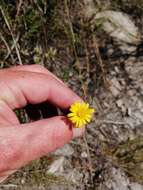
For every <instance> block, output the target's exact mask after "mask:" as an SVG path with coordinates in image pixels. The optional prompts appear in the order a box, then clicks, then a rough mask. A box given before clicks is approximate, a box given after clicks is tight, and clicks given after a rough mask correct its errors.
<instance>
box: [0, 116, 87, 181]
mask: <svg viewBox="0 0 143 190" xmlns="http://www.w3.org/2000/svg"><path fill="white" fill-rule="evenodd" d="M83 132H84V130H77V129H76V130H75V129H73V128H72V126H71V123H70V122H69V121H68V120H67V118H65V117H63V116H57V117H53V118H50V119H44V120H40V121H37V122H33V123H28V124H22V125H20V126H19V125H17V126H13V127H1V128H0V134H1V136H0V152H1V154H0V182H1V181H3V180H4V179H6V178H7V176H8V175H10V174H12V173H13V172H15V171H16V170H17V169H19V168H20V167H22V166H24V165H25V164H27V163H28V162H30V161H32V160H35V159H37V158H40V157H41V156H44V155H46V154H47V153H49V152H52V151H54V150H55V149H57V148H60V147H62V146H63V145H64V144H66V143H67V142H69V141H70V140H71V139H72V138H73V137H78V136H81V135H82V134H83Z"/></svg>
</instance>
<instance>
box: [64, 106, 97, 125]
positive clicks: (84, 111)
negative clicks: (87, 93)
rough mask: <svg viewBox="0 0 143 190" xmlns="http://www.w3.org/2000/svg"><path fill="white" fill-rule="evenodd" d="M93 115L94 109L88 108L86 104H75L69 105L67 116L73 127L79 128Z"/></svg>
mask: <svg viewBox="0 0 143 190" xmlns="http://www.w3.org/2000/svg"><path fill="white" fill-rule="evenodd" d="M93 113H94V109H92V108H90V107H89V104H88V103H85V102H75V103H74V104H72V105H71V107H70V113H69V114H68V115H67V116H68V118H69V120H70V121H71V122H72V123H73V124H74V125H75V127H77V128H80V127H83V126H84V125H85V124H87V123H89V122H90V121H91V118H92V114H93Z"/></svg>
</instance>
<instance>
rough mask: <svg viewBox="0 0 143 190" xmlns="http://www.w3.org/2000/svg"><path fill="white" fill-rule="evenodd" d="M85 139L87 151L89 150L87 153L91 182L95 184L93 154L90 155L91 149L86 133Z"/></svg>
mask: <svg viewBox="0 0 143 190" xmlns="http://www.w3.org/2000/svg"><path fill="white" fill-rule="evenodd" d="M83 140H84V143H85V146H86V151H87V155H88V162H89V165H90V167H89V171H90V179H91V183H92V184H93V177H92V172H93V171H94V170H93V167H92V161H91V156H90V150H89V146H88V143H87V140H86V135H85V134H84V136H83Z"/></svg>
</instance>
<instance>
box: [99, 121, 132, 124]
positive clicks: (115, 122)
mask: <svg viewBox="0 0 143 190" xmlns="http://www.w3.org/2000/svg"><path fill="white" fill-rule="evenodd" d="M96 122H101V123H106V124H115V125H129V123H126V122H122V121H112V120H96Z"/></svg>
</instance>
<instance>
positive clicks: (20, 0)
mask: <svg viewBox="0 0 143 190" xmlns="http://www.w3.org/2000/svg"><path fill="white" fill-rule="evenodd" d="M22 3H23V0H19V3H18V6H17V13H16V17H17V16H18V15H19V12H20V8H21V5H22Z"/></svg>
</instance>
